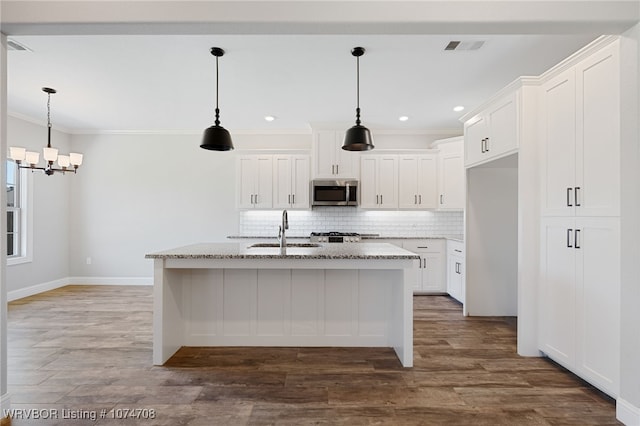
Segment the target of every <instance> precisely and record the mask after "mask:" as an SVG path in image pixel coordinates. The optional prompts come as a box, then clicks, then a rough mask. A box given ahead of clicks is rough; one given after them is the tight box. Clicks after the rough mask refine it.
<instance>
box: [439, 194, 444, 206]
mask: <svg viewBox="0 0 640 426" xmlns="http://www.w3.org/2000/svg"><path fill="white" fill-rule="evenodd" d="M440 204H444V194H440Z"/></svg>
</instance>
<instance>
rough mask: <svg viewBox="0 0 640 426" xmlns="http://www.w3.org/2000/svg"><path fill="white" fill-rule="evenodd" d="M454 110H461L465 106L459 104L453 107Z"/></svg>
mask: <svg viewBox="0 0 640 426" xmlns="http://www.w3.org/2000/svg"><path fill="white" fill-rule="evenodd" d="M453 110H454V111H455V112H460V111H463V110H464V107H463V106H462V105H458V106H457V107H453Z"/></svg>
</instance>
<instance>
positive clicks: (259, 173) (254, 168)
mask: <svg viewBox="0 0 640 426" xmlns="http://www.w3.org/2000/svg"><path fill="white" fill-rule="evenodd" d="M236 173H237V178H236V181H237V182H238V191H237V194H238V199H237V205H238V208H241V209H255V208H258V209H270V208H272V205H273V203H272V200H273V183H272V173H273V156H271V155H246V156H239V157H238V159H237V163H236Z"/></svg>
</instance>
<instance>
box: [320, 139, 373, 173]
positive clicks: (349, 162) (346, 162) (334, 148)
mask: <svg viewBox="0 0 640 426" xmlns="http://www.w3.org/2000/svg"><path fill="white" fill-rule="evenodd" d="M343 139H344V131H335V130H320V131H316V132H314V133H313V149H312V157H313V178H314V179H316V178H320V179H331V178H355V179H357V178H358V177H359V174H360V170H359V167H360V156H361V155H362V154H360V153H358V152H352V151H345V150H344V149H342V142H343Z"/></svg>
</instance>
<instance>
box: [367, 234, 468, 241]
mask: <svg viewBox="0 0 640 426" xmlns="http://www.w3.org/2000/svg"><path fill="white" fill-rule="evenodd" d="M432 239H437V240H442V239H444V240H455V241H464V236H463V235H423V236H419V235H412V236H411V237H394V236H384V237H381V236H377V237H371V236H366V235H365V236H362V237H361V240H432Z"/></svg>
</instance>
